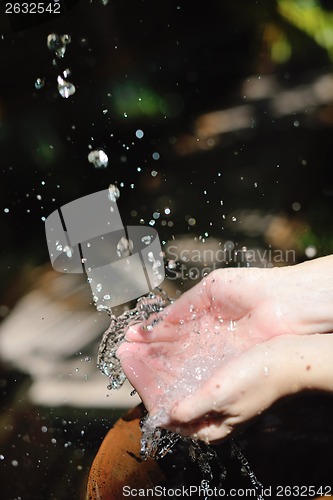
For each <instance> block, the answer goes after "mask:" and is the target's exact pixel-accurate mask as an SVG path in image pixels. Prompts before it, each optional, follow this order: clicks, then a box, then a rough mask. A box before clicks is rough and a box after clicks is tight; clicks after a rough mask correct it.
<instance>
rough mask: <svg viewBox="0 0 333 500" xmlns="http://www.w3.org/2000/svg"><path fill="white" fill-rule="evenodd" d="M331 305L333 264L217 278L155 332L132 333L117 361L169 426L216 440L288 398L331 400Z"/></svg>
mask: <svg viewBox="0 0 333 500" xmlns="http://www.w3.org/2000/svg"><path fill="white" fill-rule="evenodd" d="M332 304H333V257H332V256H329V257H325V258H321V259H316V260H314V261H311V262H307V263H304V264H299V265H295V266H291V267H287V268H275V269H232V268H231V269H224V270H217V271H214V272H213V273H211V274H210V275H209V276H207V277H206V278H204V279H203V280H202V281H201V282H200V283H199V284H198V285H196V286H195V287H193V288H192V289H191V290H190V291H188V292H186V293H184V294H183V295H182V296H181V297H180V298H179V299H178V300H177V301H176V302H174V304H172V305H171V306H169V307H168V308H166V309H165V311H163V313H161V316H162V317H163V320H162V321H161V322H160V323H158V324H157V325H156V326H155V327H154V328H153V330H152V331H147V330H145V329H144V328H142V325H138V326H136V327H133V328H131V329H129V330H128V332H127V334H126V340H127V342H124V343H123V345H122V346H121V347H120V348H119V350H118V355H119V358H120V359H121V361H122V365H123V368H124V371H125V373H126V375H127V377H128V378H129V380H130V382H131V383H132V384H133V386H134V387H135V388H136V389H137V391H138V393H139V394H140V396H141V398H142V400H143V402H144V403H145V405H146V407H147V409H148V410H149V412H150V413H151V414H155V413H157V412H158V411H159V410H160V408H161V405H162V406H163V408H164V410H165V413H166V414H167V418H166V420H165V422H163V425H165V426H166V427H168V428H170V429H172V430H175V431H177V432H179V433H181V434H185V435H191V436H192V437H197V438H199V439H204V440H206V441H210V442H211V441H218V440H221V439H224V438H225V437H226V436H228V435H229V434H230V433H231V432H232V431H233V430H235V429H237V428H238V427H240V426H242V425H243V424H245V423H247V422H248V421H250V420H251V419H252V418H253V417H255V416H256V415H258V414H259V413H261V412H262V411H264V410H265V409H266V408H268V407H269V406H271V405H272V404H273V403H274V402H275V401H277V400H278V399H280V398H281V397H283V396H286V395H290V394H293V393H297V392H300V391H303V390H306V389H318V390H325V391H333V363H332V360H331V358H332V353H333V334H332V333H331V332H332V331H333V308H332ZM321 334H326V335H321ZM202 360H203V361H204V362H203V364H201V365H200V362H201V361H202ZM197 366H201V369H202V367H205V368H204V369H203V371H201V372H200V373H199V376H193V373H191V372H194V371H195V370H196V368H195V367H197ZM191 375H192V377H191ZM170 388H171V390H170V391H169V390H168V389H170ZM166 393H168V397H166V396H165V394H166ZM173 395H174V396H173Z"/></svg>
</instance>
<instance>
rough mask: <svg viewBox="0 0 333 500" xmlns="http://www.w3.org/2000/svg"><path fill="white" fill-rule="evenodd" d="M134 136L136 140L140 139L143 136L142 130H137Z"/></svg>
mask: <svg viewBox="0 0 333 500" xmlns="http://www.w3.org/2000/svg"><path fill="white" fill-rule="evenodd" d="M135 135H136V137H137V138H138V139H142V137H143V136H144V132H143V130H141V129H138V130H137V131H136V132H135Z"/></svg>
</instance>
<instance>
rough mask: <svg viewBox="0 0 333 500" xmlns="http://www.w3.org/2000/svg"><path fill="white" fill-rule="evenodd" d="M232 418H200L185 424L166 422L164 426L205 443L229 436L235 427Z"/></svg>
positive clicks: (219, 440) (221, 439)
mask: <svg viewBox="0 0 333 500" xmlns="http://www.w3.org/2000/svg"><path fill="white" fill-rule="evenodd" d="M236 425H237V424H236V422H235V424H233V423H232V419H230V418H225V417H221V416H220V417H218V418H212V419H209V418H206V419H201V420H200V421H197V422H195V423H190V424H185V425H175V424H173V423H171V424H168V425H167V426H166V427H167V428H168V429H169V430H170V431H172V432H175V433H177V434H180V435H181V436H189V437H191V438H192V439H194V440H196V439H200V440H201V441H205V442H206V443H212V442H221V441H223V440H224V439H225V438H227V437H228V436H229V434H230V433H231V432H232V431H233V430H234V427H236Z"/></svg>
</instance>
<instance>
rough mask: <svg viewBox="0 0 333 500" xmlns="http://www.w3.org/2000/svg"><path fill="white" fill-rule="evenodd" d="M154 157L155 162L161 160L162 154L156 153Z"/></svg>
mask: <svg viewBox="0 0 333 500" xmlns="http://www.w3.org/2000/svg"><path fill="white" fill-rule="evenodd" d="M152 157H153V160H159V159H160V154H159V153H157V151H155V152H154V153H153V154H152Z"/></svg>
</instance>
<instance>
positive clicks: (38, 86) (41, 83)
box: [35, 78, 45, 90]
mask: <svg viewBox="0 0 333 500" xmlns="http://www.w3.org/2000/svg"><path fill="white" fill-rule="evenodd" d="M44 85H45V80H44V78H36V81H35V88H36V89H37V90H39V89H42V88H43V87H44Z"/></svg>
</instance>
